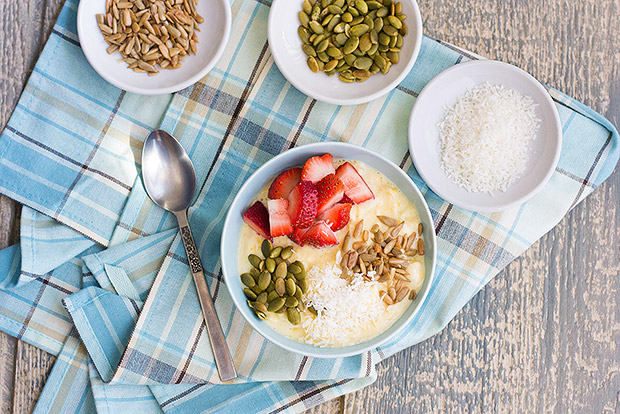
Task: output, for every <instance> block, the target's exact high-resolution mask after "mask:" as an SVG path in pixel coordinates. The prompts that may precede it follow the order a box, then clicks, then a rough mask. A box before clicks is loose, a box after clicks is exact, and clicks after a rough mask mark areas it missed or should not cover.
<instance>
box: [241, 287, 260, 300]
mask: <svg viewBox="0 0 620 414" xmlns="http://www.w3.org/2000/svg"><path fill="white" fill-rule="evenodd" d="M243 293H245V296H246V297H247V298H248V299H250V300H256V298H257V295H256V293H254V292H252V289H248V288H244V289H243Z"/></svg>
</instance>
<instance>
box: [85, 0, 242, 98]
mask: <svg viewBox="0 0 620 414" xmlns="http://www.w3.org/2000/svg"><path fill="white" fill-rule="evenodd" d="M88 1H91V0H82V1H80V4H79V5H78V10H77V32H78V40H79V42H80V48H81V49H82V52H83V53H84V56H86V60H88V63H89V64H90V66H91V67H92V68H93V69H94V70H95V72H97V73H98V74H99V76H101V77H102V78H103V79H105V80H106V81H107V82H108V83H110V84H112V85H114V86H116V87H117V88H119V89H122V90H124V91H127V92H131V93H135V94H138V95H163V94H166V93H173V92H178V91H180V90H181V89H185V88H187V87H188V86H190V85H193V84H194V83H196V82H198V81H199V80H200V79H202V78H203V77H205V76H206V75H207V74H208V73H209V72H210V71H211V69H213V68H214V67H215V65H216V64H217V62H218V61H219V60H220V58H221V57H222V55H223V54H224V50H225V49H226V45H227V44H228V40H229V39H230V31H231V28H232V9H231V6H230V3H229V2H228V1H227V0H218V2H219V3H221V4H222V6H223V9H224V19H225V20H224V30H225V33H224V36H223V37H222V41H221V42H220V44H219V45H218V47H217V49H216V51H215V54H214V55H213V58H212V59H211V60H209V61H208V62H207V64H206V65H205V66H204V67H203V68H202V69H201V70H200V71H199V72H198V73H196V74H195V75H193V76H191V77H189V78H187V79H185V80H183V81H179V82H177V83H175V84H174V85H171V86H167V87H162V88H157V87H154V88H141V87H137V86H133V85H131V84H130V83H127V82H123V81H119V80H118V79H115V78H113V77H111V76H110V75H109V74H108V73H107V72H106V70H105V65H102V64H100V62H98V61H97V60H96V59H95V57H94V55H93V54H92V52H91V50H90V48H89V47H88V46H86V47H85V46H84V45H88V42H86V41H83V40H84V39H86V34H85V33H84V32H83V29H82V24H81V20H82V18H84V17H85V14H86V11H85V10H86V7H87V6H86V3H87V2H88Z"/></svg>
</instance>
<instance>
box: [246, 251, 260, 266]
mask: <svg viewBox="0 0 620 414" xmlns="http://www.w3.org/2000/svg"><path fill="white" fill-rule="evenodd" d="M248 261H249V262H250V264H251V265H252V266H254V267H255V268H256V269H258V268H259V266H260V264H261V262H262V260H261V258H260V257H258V256H257V255H255V254H251V255H249V256H248Z"/></svg>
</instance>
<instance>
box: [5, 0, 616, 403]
mask: <svg viewBox="0 0 620 414" xmlns="http://www.w3.org/2000/svg"><path fill="white" fill-rule="evenodd" d="M76 9H77V4H76V2H75V1H74V0H68V1H67V3H66V4H65V6H64V8H63V10H62V12H61V15H60V17H59V19H58V22H57V24H56V26H55V28H54V30H53V34H52V36H51V37H50V40H49V41H48V43H47V45H46V47H45V49H44V51H43V53H42V55H41V57H40V59H39V62H38V63H37V65H36V67H35V70H34V72H33V74H32V76H31V78H30V81H29V83H28V85H27V86H26V89H25V91H24V93H23V95H22V98H21V99H20V102H19V103H18V106H17V108H16V110H15V113H14V114H13V117H12V118H11V120H10V122H9V124H8V126H7V128H6V129H5V131H4V133H3V135H2V136H1V137H0V192H2V193H4V194H7V195H9V196H11V197H13V198H15V199H17V200H19V201H21V202H22V203H24V204H25V205H26V206H27V207H26V206H25V207H24V209H23V212H22V217H23V219H22V229H21V243H20V245H18V246H13V247H11V248H9V249H6V250H4V251H1V252H0V287H2V289H1V290H0V329H2V330H3V331H5V332H8V333H9V334H11V335H14V336H16V337H18V338H21V339H23V340H25V341H28V342H30V343H32V344H34V345H36V346H39V347H41V348H42V349H45V350H46V351H48V352H51V353H53V354H55V355H58V359H57V362H56V364H55V366H54V368H53V370H52V372H51V374H50V377H49V379H48V382H47V383H46V386H45V389H44V391H43V393H42V395H41V397H40V398H39V401H38V404H37V408H36V411H42V412H47V411H54V412H56V411H68V412H93V411H94V410H96V411H98V412H109V413H115V412H119V411H121V410H127V409H132V410H138V411H139V412H160V411H162V410H163V411H166V412H196V411H204V412H299V411H302V410H304V409H307V408H309V407H312V406H314V405H316V404H319V403H321V402H323V401H326V400H328V399H330V398H334V397H336V396H338V395H341V394H343V393H347V392H352V391H355V390H356V389H359V388H361V387H363V386H366V385H368V384H370V383H372V382H373V381H374V379H375V378H376V373H375V371H374V365H375V364H376V363H377V362H379V361H381V360H382V359H384V358H387V357H389V356H390V355H392V354H394V353H395V352H398V351H399V350H402V349H403V348H406V347H408V346H411V345H413V344H415V343H417V342H419V341H422V340H424V339H426V338H428V337H429V336H431V335H434V334H435V333H437V332H438V331H439V330H440V329H442V328H443V327H444V326H445V325H446V324H447V323H448V322H449V321H450V319H451V318H452V317H453V316H454V315H455V314H456V312H458V310H460V309H461V308H462V306H464V304H465V303H467V301H468V300H469V299H470V298H471V297H472V296H473V295H474V294H475V293H476V292H477V291H478V290H479V289H480V288H482V287H483V286H484V285H485V284H486V283H487V282H488V281H489V280H490V279H491V278H492V277H493V276H494V275H495V274H497V273H498V272H499V271H500V270H501V269H502V268H503V267H505V266H506V265H507V264H508V263H509V262H510V261H511V260H513V259H514V258H515V257H517V256H518V255H520V254H521V253H522V252H523V251H524V250H525V249H526V248H528V247H529V246H530V245H531V244H532V243H533V242H535V241H536V240H537V239H538V238H540V237H541V236H542V235H543V234H544V233H545V232H547V231H548V230H549V229H550V228H552V227H553V226H554V225H555V224H556V223H557V222H558V221H559V220H560V219H561V218H562V217H563V216H564V215H565V214H566V212H567V211H569V210H570V209H571V208H572V207H573V206H574V205H575V204H577V203H578V202H580V201H581V200H582V199H583V198H584V197H585V196H587V195H588V194H589V193H590V192H591V191H592V190H593V189H594V188H595V187H596V186H597V185H599V184H600V183H601V182H602V181H604V180H605V178H607V177H608V176H609V174H610V173H611V172H612V170H613V168H614V167H615V164H616V162H617V159H618V151H619V149H618V135H617V133H616V131H615V129H614V127H613V126H612V125H610V124H609V122H608V121H606V120H605V119H604V118H602V117H601V116H600V115H598V114H596V113H594V112H593V111H591V110H590V109H588V108H585V107H583V106H582V105H581V104H579V103H577V102H575V101H573V100H571V99H570V98H568V97H566V96H564V95H562V94H560V93H558V92H556V91H550V93H551V95H552V97H553V98H554V100H555V102H556V104H557V107H558V111H559V112H560V117H561V120H562V126H563V134H564V148H563V151H562V157H561V159H560V163H559V165H558V168H557V170H556V173H555V174H554V176H553V177H552V179H551V181H550V182H549V184H548V185H547V186H546V187H545V188H544V190H543V191H542V192H541V193H540V194H539V195H537V196H536V197H535V198H534V199H532V200H531V201H530V202H528V203H526V204H524V205H522V206H520V207H517V208H514V209H512V210H509V211H506V212H502V213H494V214H484V215H483V214H477V213H472V212H469V211H464V210H460V209H458V208H455V207H453V206H451V205H449V204H447V203H445V202H443V200H441V199H440V198H438V197H437V196H436V195H435V194H433V193H432V192H431V191H430V190H429V189H428V188H427V187H426V186H425V184H424V183H423V182H422V180H421V179H420V178H419V176H418V175H417V173H416V171H415V169H414V168H413V167H412V164H411V160H410V158H409V156H408V153H407V142H406V135H407V131H406V125H407V119H408V116H409V113H410V110H411V107H412V105H413V102H414V100H415V98H416V96H417V93H419V92H420V90H421V89H422V88H423V86H424V85H425V84H426V83H427V82H428V81H429V80H430V79H432V78H433V77H434V76H435V75H436V74H438V73H439V72H441V71H442V70H443V69H445V68H447V67H450V66H451V65H454V64H456V63H460V62H461V61H464V60H468V59H472V58H476V57H475V56H472V55H470V54H468V53H467V52H463V51H461V50H459V49H456V48H454V47H452V46H450V45H446V44H442V43H440V42H437V41H434V40H432V39H428V38H425V39H424V41H423V45H422V50H421V52H420V56H419V58H418V61H417V63H416V65H415V66H414V69H413V70H412V72H411V73H410V75H409V76H408V77H407V78H406V79H405V81H403V83H402V84H401V85H399V86H398V88H396V89H395V90H394V91H392V92H391V93H390V94H388V95H387V96H385V97H383V98H380V99H377V100H375V101H373V102H371V103H368V104H365V105H360V106H355V107H335V106H332V105H327V104H323V103H319V102H316V101H313V100H311V99H309V98H307V97H306V96H304V95H302V94H301V93H299V92H298V91H297V90H295V89H294V88H293V87H292V86H291V85H290V84H288V83H287V82H286V80H285V79H284V78H283V77H282V75H281V74H280V73H279V71H278V70H277V68H276V67H275V65H274V63H273V59H272V58H271V56H270V55H269V53H268V46H267V43H266V26H267V15H268V11H269V9H268V5H267V4H265V2H262V1H255V0H247V1H241V0H237V1H235V2H234V3H233V16H234V24H233V30H232V35H231V40H230V44H229V47H228V48H227V53H226V54H225V55H224V56H223V57H222V59H221V60H220V62H219V63H218V65H217V67H216V68H215V69H214V70H213V71H212V72H211V73H210V75H209V76H208V77H206V78H205V79H203V80H202V81H201V82H199V83H197V84H196V85H194V86H193V87H191V88H188V89H186V90H184V91H181V92H180V93H177V94H175V95H174V96H172V97H171V96H170V95H164V96H160V97H140V96H136V95H132V94H128V93H124V92H122V91H120V90H118V89H115V88H113V87H111V86H110V85H108V84H107V83H105V82H104V81H103V80H102V79H100V78H99V77H98V76H97V75H96V74H95V73H94V72H93V70H92V69H91V68H90V67H89V65H88V64H87V62H86V60H85V59H84V57H83V55H82V53H81V50H80V48H79V44H78V42H77V36H76V34H75V33H76V30H75V12H76ZM66 67H71V68H72V69H73V70H72V71H66V70H65V69H66ZM158 126H160V127H161V128H163V129H165V130H167V131H169V132H171V133H172V134H173V135H175V136H177V137H179V138H181V141H182V142H181V143H182V145H183V146H184V147H185V149H186V150H187V151H188V153H189V154H190V157H191V158H192V160H193V162H194V164H195V165H196V167H197V176H198V180H199V183H202V185H201V186H200V188H201V190H200V192H199V194H198V195H197V197H196V200H195V203H194V205H193V207H192V209H191V211H190V221H191V224H192V228H193V229H194V234H195V235H196V236H197V240H196V241H197V244H198V247H199V249H200V251H201V256H202V262H203V265H204V267H205V274H206V275H207V281H208V283H209V284H210V288H211V292H212V295H213V297H214V301H215V304H216V308H217V312H218V315H219V317H220V320H221V323H222V326H223V328H224V331H225V334H226V336H227V340H228V344H229V346H230V348H231V351H232V353H233V357H234V360H235V364H236V366H237V368H238V370H239V373H240V378H239V380H238V381H237V384H235V385H225V386H222V385H217V382H218V378H217V374H216V371H215V367H214V364H213V360H212V355H211V353H210V347H209V344H208V343H207V340H206V338H205V335H204V323H202V317H201V316H200V309H199V307H198V302H197V300H196V295H195V292H194V288H193V285H192V283H193V282H192V280H191V274H190V273H189V271H188V267H187V261H186V258H185V254H184V252H183V248H182V246H181V243H180V240H179V239H178V236H177V235H176V230H175V222H174V218H173V217H172V216H171V215H170V214H168V213H165V212H164V211H163V210H161V209H159V208H157V207H155V206H154V205H153V204H152V203H151V202H150V201H149V199H148V197H147V196H146V194H145V192H144V188H143V186H142V184H141V182H140V179H139V175H138V174H139V171H140V165H139V161H140V149H141V145H142V140H143V139H144V137H145V136H146V135H147V134H148V131H149V130H151V129H153V128H155V127H158ZM325 140H343V141H348V142H352V143H355V144H358V145H362V146H366V147H369V148H371V149H373V150H375V151H377V152H379V153H381V154H383V155H385V156H386V157H388V158H390V159H391V160H392V161H394V162H396V163H397V164H399V165H400V166H401V167H402V168H403V169H404V170H405V171H406V172H407V173H408V174H409V175H410V176H411V177H412V179H413V180H414V181H415V182H416V184H417V185H418V187H419V188H420V189H421V191H422V192H423V194H424V195H425V198H426V200H427V202H428V204H429V207H430V209H431V212H432V214H433V216H434V219H435V227H436V232H437V235H438V263H437V274H436V281H435V283H434V285H433V287H432V288H431V290H430V292H429V297H428V298H427V301H426V302H425V304H424V305H423V307H422V309H421V310H420V312H419V314H418V315H417V317H416V319H415V320H414V321H413V323H412V324H411V325H410V326H409V327H408V329H406V330H405V331H403V332H402V334H400V335H399V336H398V337H396V338H394V339H393V340H391V341H390V342H389V343H387V344H386V345H384V346H382V347H381V348H378V349H376V350H374V351H372V352H369V353H367V354H364V355H361V356H357V357H351V358H342V359H336V360H321V359H315V358H306V357H301V356H298V355H296V354H292V353H288V352H286V351H283V350H282V349H279V348H277V347H275V346H273V345H271V344H269V343H268V342H266V341H265V340H264V339H263V338H262V337H260V336H259V335H258V334H256V333H255V332H253V331H252V329H251V328H250V327H249V326H248V325H247V324H245V323H244V321H243V318H242V317H241V316H240V315H239V314H238V312H236V311H235V309H234V306H233V305H232V301H231V299H230V297H229V296H228V292H227V290H226V288H225V286H223V285H222V278H221V269H220V264H219V256H218V254H217V252H218V251H219V238H220V234H221V227H222V221H223V218H224V215H225V213H226V209H227V206H228V205H229V204H230V202H231V201H232V197H233V196H234V194H236V192H237V190H238V189H239V187H240V186H241V184H242V183H243V182H244V181H245V180H246V179H247V178H248V177H249V175H250V174H251V173H252V172H253V171H254V170H255V169H256V168H258V167H259V166H260V165H261V164H262V163H264V162H265V161H266V160H268V159H270V158H271V157H273V156H274V155H276V154H278V153H280V152H282V151H284V150H286V149H288V148H290V147H293V146H296V145H302V144H304V143H310V142H316V141H325ZM386 143H387V145H386ZM105 247H108V248H107V249H105V250H104V248H105Z"/></svg>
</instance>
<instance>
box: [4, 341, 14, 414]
mask: <svg viewBox="0 0 620 414" xmlns="http://www.w3.org/2000/svg"><path fill="white" fill-rule="evenodd" d="M16 343H17V340H16V339H15V338H12V337H10V336H9V335H7V334H5V333H4V332H0V413H10V412H11V409H12V407H13V390H14V388H15V387H14V386H13V377H14V375H15V348H16V346H17V345H16Z"/></svg>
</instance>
